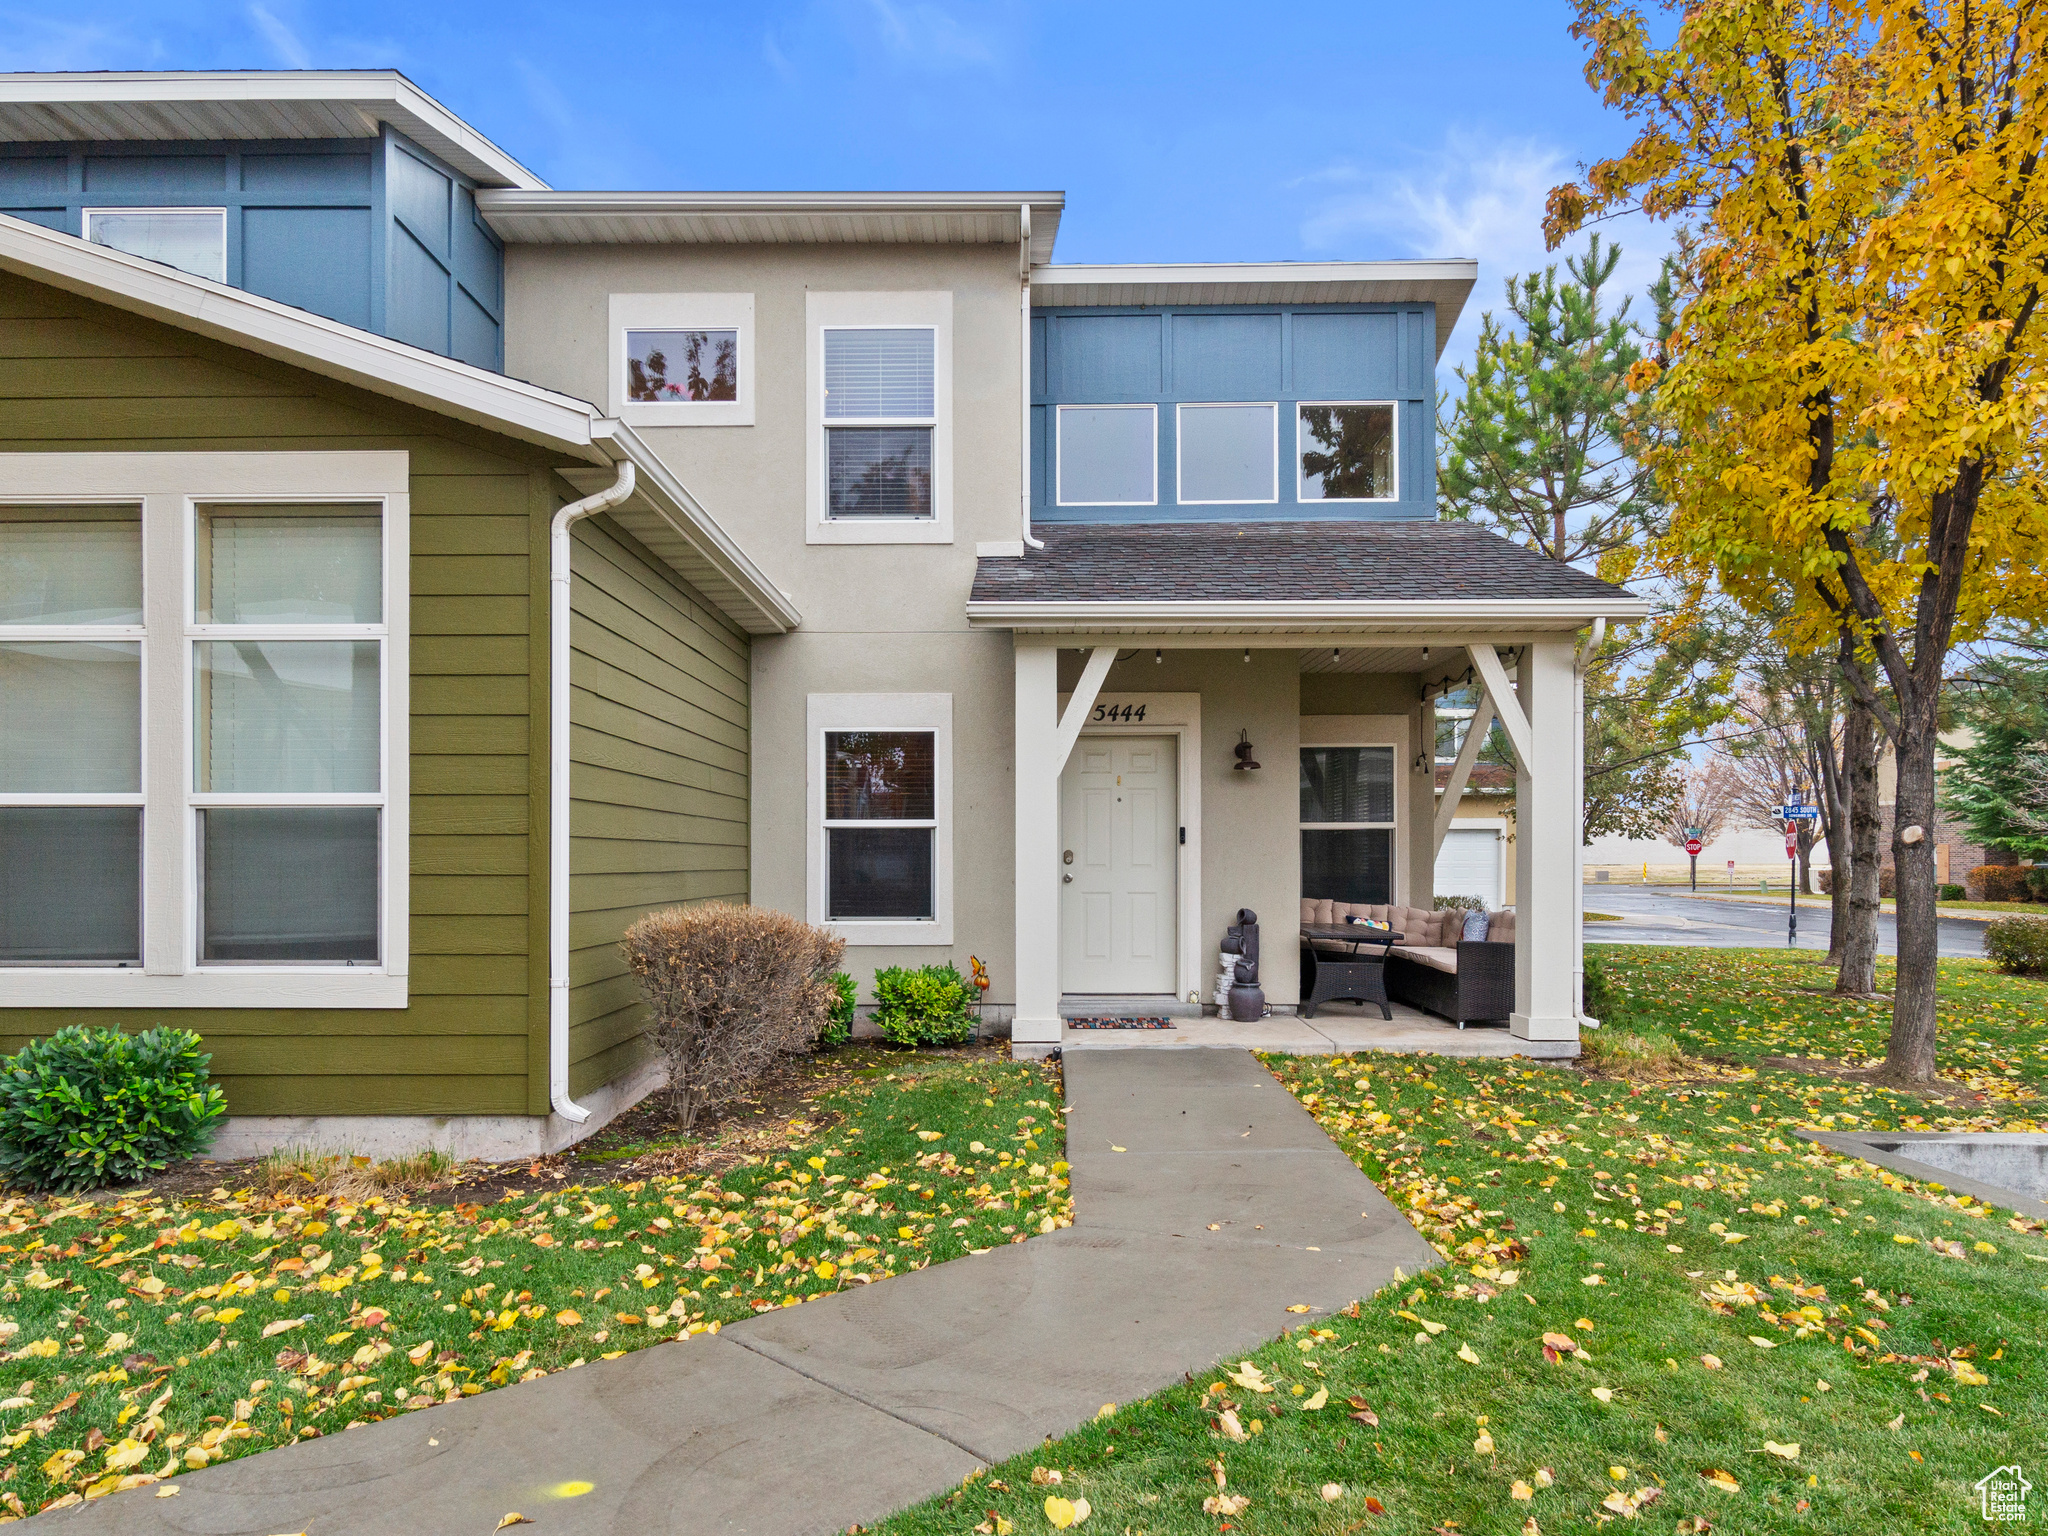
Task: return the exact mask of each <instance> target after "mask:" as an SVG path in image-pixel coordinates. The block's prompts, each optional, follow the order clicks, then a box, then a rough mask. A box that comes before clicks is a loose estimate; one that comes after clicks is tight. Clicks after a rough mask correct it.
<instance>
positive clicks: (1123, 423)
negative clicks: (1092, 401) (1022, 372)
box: [1053, 405, 1159, 507]
mask: <svg viewBox="0 0 2048 1536" xmlns="http://www.w3.org/2000/svg"><path fill="white" fill-rule="evenodd" d="M1053 472H1054V474H1055V476H1056V477H1057V479H1058V482H1059V484H1058V498H1059V504H1060V505H1061V506H1063V507H1088V506H1095V507H1104V506H1109V507H1149V506H1153V505H1155V504H1156V503H1157V502H1158V500H1159V407H1158V406H1156V405H1063V406H1061V407H1060V408H1059V443H1058V447H1057V461H1056V463H1055V466H1054V471H1053Z"/></svg>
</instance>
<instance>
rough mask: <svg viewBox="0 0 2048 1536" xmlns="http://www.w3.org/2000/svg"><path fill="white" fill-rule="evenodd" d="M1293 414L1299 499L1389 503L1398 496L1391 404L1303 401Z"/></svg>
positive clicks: (1398, 482) (1393, 414)
mask: <svg viewBox="0 0 2048 1536" xmlns="http://www.w3.org/2000/svg"><path fill="white" fill-rule="evenodd" d="M1295 410H1296V465H1297V468H1298V470H1299V472H1300V476H1301V479H1300V484H1299V488H1298V490H1297V492H1296V494H1297V495H1298V496H1299V498H1300V499H1301V500H1303V501H1392V500H1394V498H1395V497H1396V496H1398V495H1399V494H1400V492H1399V489H1398V487H1399V485H1400V481H1399V480H1398V479H1397V478H1396V474H1395V471H1396V461H1395V453H1394V446H1395V442H1394V440H1395V434H1396V431H1397V430H1398V429H1397V428H1396V427H1395V425H1394V423H1395V421H1396V420H1397V419H1398V413H1397V412H1396V411H1395V409H1394V405H1393V402H1392V401H1387V400H1378V401H1354V402H1325V401H1316V402H1310V401H1306V400H1304V401H1303V402H1302V403H1301V404H1300V405H1299V406H1297V407H1296V408H1295Z"/></svg>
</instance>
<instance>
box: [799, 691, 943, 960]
mask: <svg viewBox="0 0 2048 1536" xmlns="http://www.w3.org/2000/svg"><path fill="white" fill-rule="evenodd" d="M806 716H807V722H806V723H807V727H808V735H809V742H808V752H807V755H808V758H809V770H808V773H807V775H806V777H807V779H808V781H809V801H810V808H809V820H810V829H811V831H810V838H809V842H810V854H809V858H808V860H807V863H808V866H809V871H808V873H809V886H810V895H809V900H808V908H809V911H808V916H809V920H810V921H811V922H813V923H818V924H821V925H823V926H825V927H829V928H831V929H832V930H833V931H834V932H835V933H838V934H840V935H841V936H843V937H844V938H845V939H846V940H847V942H848V943H850V944H950V943H952V941H953V696H952V695H951V694H945V693H932V694H920V693H908V694H905V693H896V694H888V693H882V694H874V693H868V694H862V693H841V694H819V693H814V694H812V695H810V698H809V701H808V707H807V709H806Z"/></svg>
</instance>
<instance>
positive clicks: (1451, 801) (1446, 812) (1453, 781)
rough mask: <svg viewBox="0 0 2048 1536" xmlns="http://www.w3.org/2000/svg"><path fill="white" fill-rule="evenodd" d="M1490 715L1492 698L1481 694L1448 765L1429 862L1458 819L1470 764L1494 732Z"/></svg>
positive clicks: (1470, 769)
mask: <svg viewBox="0 0 2048 1536" xmlns="http://www.w3.org/2000/svg"><path fill="white" fill-rule="evenodd" d="M1493 714H1494V704H1493V695H1492V694H1491V693H1484V694H1481V695H1480V697H1479V705H1478V707H1477V708H1476V709H1474V710H1473V711H1472V723H1471V725H1470V726H1469V727H1468V728H1467V729H1466V732H1465V744H1464V745H1463V746H1461V747H1459V748H1458V760H1457V761H1456V762H1454V763H1453V764H1451V776H1450V778H1449V779H1448V780H1447V781H1446V782H1445V784H1444V797H1443V799H1442V800H1440V801H1439V802H1437V808H1436V841H1435V842H1434V843H1433V844H1432V845H1431V848H1430V857H1431V858H1432V859H1434V858H1435V857H1436V855H1437V854H1440V853H1442V852H1443V851H1444V835H1445V834H1446V833H1448V832H1449V831H1450V830H1451V823H1452V822H1453V821H1455V820H1456V819H1457V815H1458V802H1459V801H1460V800H1462V799H1463V798H1464V796H1465V781H1466V780H1467V779H1469V778H1471V777H1472V765H1473V764H1474V763H1476V762H1478V761H1479V749H1480V748H1481V747H1483V746H1484V745H1486V738H1487V735H1488V733H1490V732H1491V731H1492V730H1493Z"/></svg>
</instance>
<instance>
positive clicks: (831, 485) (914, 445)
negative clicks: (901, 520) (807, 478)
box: [825, 326, 938, 518]
mask: <svg viewBox="0 0 2048 1536" xmlns="http://www.w3.org/2000/svg"><path fill="white" fill-rule="evenodd" d="M935 351H936V346H935V336H934V333H933V332H932V331H931V330H930V329H929V328H927V327H924V326H915V327H911V326H889V327H882V326H870V327H863V328H861V329H857V330H856V329H851V328H845V329H841V328H835V329H830V330H827V331H826V332H825V485H826V493H825V508H826V511H825V515H826V516H827V517H832V518H847V517H930V516H931V515H932V435H933V432H934V430H935V429H936V428H937V426H938V407H937V393H936V388H935V383H934V379H933V356H934V353H935ZM854 423H858V425H854Z"/></svg>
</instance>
